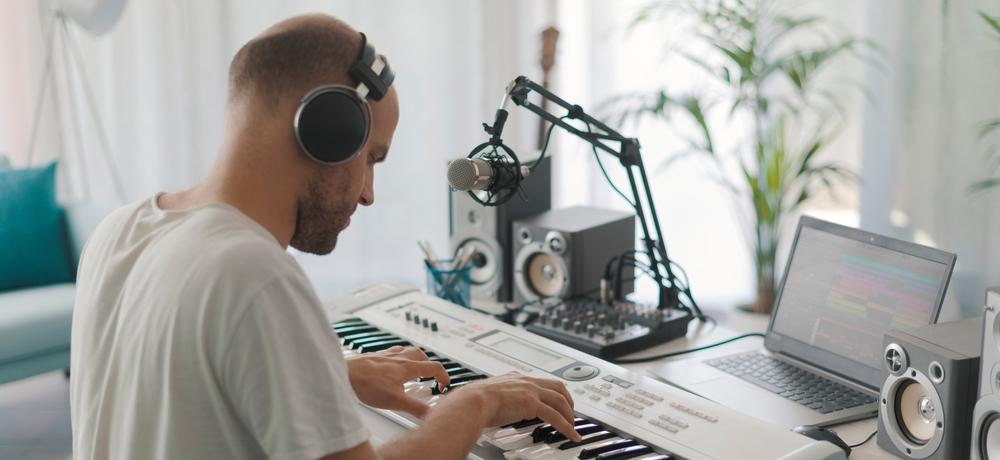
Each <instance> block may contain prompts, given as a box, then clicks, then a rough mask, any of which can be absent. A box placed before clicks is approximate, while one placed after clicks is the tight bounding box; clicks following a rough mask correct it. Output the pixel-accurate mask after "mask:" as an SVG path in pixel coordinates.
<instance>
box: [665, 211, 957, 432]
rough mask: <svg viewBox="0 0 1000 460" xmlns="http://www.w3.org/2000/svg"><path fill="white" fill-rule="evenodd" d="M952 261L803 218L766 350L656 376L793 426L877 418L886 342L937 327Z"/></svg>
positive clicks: (674, 367) (687, 364) (684, 365)
mask: <svg viewBox="0 0 1000 460" xmlns="http://www.w3.org/2000/svg"><path fill="white" fill-rule="evenodd" d="M955 258H956V257H955V254H952V253H948V252H945V251H941V250H937V249H933V248H929V247H925V246H920V245H917V244H913V243H908V242H904V241H900V240H897V239H893V238H888V237H884V236H880V235H875V234H872V233H868V232H865V231H861V230H858V229H854V228H850V227H844V226H842V225H837V224H834V223H831V222H826V221H822V220H819V219H815V218H811V217H802V218H801V220H799V225H798V229H797V230H796V233H795V241H794V243H793V244H792V250H791V253H790V254H789V258H788V264H787V265H786V269H785V275H784V277H783V279H782V281H781V286H780V289H779V291H778V297H777V300H776V301H775V305H774V311H773V312H772V313H771V320H770V322H769V324H768V327H767V334H766V337H765V339H764V347H763V348H764V349H761V348H760V346H754V347H753V348H754V349H753V350H752V351H747V352H740V353H735V352H734V350H732V348H730V349H729V351H728V352H726V351H723V352H722V353H723V354H722V355H721V356H717V357H705V356H704V355H701V357H697V358H688V359H684V360H679V361H672V362H669V363H666V364H664V365H662V366H659V367H657V368H655V369H653V370H652V372H653V374H655V375H657V376H658V377H660V378H663V379H664V380H666V381H667V382H669V383H671V384H674V385H676V386H679V387H681V388H684V389H686V390H688V391H691V392H693V393H696V394H698V395H701V396H704V397H706V398H708V399H711V400H714V401H716V402H719V403H721V404H723V405H725V406H728V407H731V408H733V409H736V410H738V411H741V412H744V413H746V414H749V415H751V416H753V417H756V418H759V419H762V420H766V421H771V422H774V423H777V424H778V425H780V426H785V427H789V428H792V427H795V426H799V425H820V426H825V425H833V424H836V423H841V422H846V421H850V420H857V419H861V418H866V417H872V416H875V415H876V414H877V413H878V406H877V404H876V399H877V397H878V394H879V388H880V387H881V384H882V381H881V372H882V338H883V335H884V334H885V332H886V331H888V330H889V329H898V328H903V327H911V326H921V325H927V324H933V323H934V322H936V321H937V316H938V313H939V311H940V309H941V303H942V300H943V299H944V295H945V291H946V290H947V288H948V281H949V280H950V278H951V272H952V268H953V267H954V266H955ZM730 346H732V345H727V347H730Z"/></svg>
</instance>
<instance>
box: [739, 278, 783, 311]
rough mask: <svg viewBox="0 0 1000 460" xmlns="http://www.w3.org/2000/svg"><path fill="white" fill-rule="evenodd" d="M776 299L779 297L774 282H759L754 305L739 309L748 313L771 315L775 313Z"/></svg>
mask: <svg viewBox="0 0 1000 460" xmlns="http://www.w3.org/2000/svg"><path fill="white" fill-rule="evenodd" d="M775 297H777V291H776V289H775V288H774V281H773V280H766V279H765V280H758V281H757V298H756V299H754V301H753V303H749V304H745V305H740V306H739V307H737V308H739V309H740V310H741V311H745V312H747V313H757V314H761V315H770V314H771V312H772V311H774V300H775Z"/></svg>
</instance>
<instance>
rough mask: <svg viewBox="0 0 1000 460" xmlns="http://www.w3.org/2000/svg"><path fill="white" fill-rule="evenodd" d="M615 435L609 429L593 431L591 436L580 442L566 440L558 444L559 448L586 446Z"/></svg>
mask: <svg viewBox="0 0 1000 460" xmlns="http://www.w3.org/2000/svg"><path fill="white" fill-rule="evenodd" d="M616 437H618V435H616V434H614V433H612V432H610V431H598V432H597V433H594V435H593V436H590V437H588V438H584V439H583V440H582V441H580V442H576V441H566V442H564V443H562V444H559V450H569V449H573V448H576V447H580V446H586V445H588V444H593V443H595V442H601V441H604V440H607V439H611V438H616Z"/></svg>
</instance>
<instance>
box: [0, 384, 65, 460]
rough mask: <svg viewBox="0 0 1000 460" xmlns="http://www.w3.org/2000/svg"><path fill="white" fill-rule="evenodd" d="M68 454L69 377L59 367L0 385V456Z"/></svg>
mask: <svg viewBox="0 0 1000 460" xmlns="http://www.w3.org/2000/svg"><path fill="white" fill-rule="evenodd" d="M72 456H73V439H72V431H71V429H70V420H69V380H67V379H66V377H64V376H63V373H62V372H61V371H59V372H51V373H48V374H42V375H38V376H35V377H31V378H28V379H23V380H18V381H16V382H11V383H6V384H3V385H0V459H2V460H7V459H19V460H20V459H23V460H56V459H58V460H66V459H69V458H72Z"/></svg>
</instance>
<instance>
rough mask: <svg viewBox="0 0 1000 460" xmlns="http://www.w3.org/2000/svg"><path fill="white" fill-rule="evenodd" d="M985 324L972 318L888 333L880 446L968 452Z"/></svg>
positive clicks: (941, 454)
mask: <svg viewBox="0 0 1000 460" xmlns="http://www.w3.org/2000/svg"><path fill="white" fill-rule="evenodd" d="M981 328H982V319H981V318H970V319H966V320H962V321H952V322H948V323H941V324H932V325H929V326H920V327H915V328H907V329H893V330H890V331H889V332H887V333H886V334H885V337H884V339H883V342H882V343H883V345H884V349H883V350H884V355H883V376H884V377H885V381H884V383H883V384H882V392H881V395H880V401H879V402H880V404H879V412H878V445H879V446H880V447H882V448H883V449H885V450H887V451H890V452H892V453H894V454H896V455H898V456H900V457H903V458H915V459H941V460H947V459H956V458H965V457H968V455H969V432H970V431H971V430H972V426H971V425H972V424H971V420H972V409H973V405H975V402H976V388H977V386H978V383H979V382H978V378H979V354H980V352H981V350H980V346H981V342H980V332H981Z"/></svg>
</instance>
